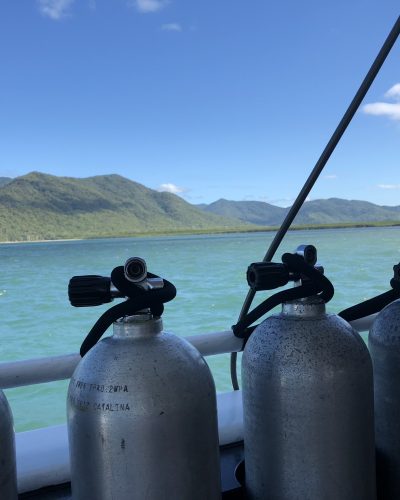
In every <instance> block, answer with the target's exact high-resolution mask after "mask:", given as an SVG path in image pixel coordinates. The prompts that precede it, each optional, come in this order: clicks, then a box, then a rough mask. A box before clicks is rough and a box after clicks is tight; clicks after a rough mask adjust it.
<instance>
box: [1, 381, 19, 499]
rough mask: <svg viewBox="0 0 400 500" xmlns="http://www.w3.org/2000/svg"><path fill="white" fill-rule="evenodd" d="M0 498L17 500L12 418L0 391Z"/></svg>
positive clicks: (5, 399) (4, 397)
mask: <svg viewBox="0 0 400 500" xmlns="http://www.w3.org/2000/svg"><path fill="white" fill-rule="evenodd" d="M0 498H1V500H16V499H17V473H16V465H15V439H14V428H13V418H12V413H11V409H10V406H9V404H8V401H7V398H6V396H5V395H4V392H3V391H1V390H0Z"/></svg>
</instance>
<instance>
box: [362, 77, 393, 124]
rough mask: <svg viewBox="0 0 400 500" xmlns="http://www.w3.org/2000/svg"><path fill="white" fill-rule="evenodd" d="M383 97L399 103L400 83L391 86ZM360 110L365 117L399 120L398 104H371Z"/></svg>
mask: <svg viewBox="0 0 400 500" xmlns="http://www.w3.org/2000/svg"><path fill="white" fill-rule="evenodd" d="M385 97H386V98H387V99H392V100H394V101H400V83H396V84H395V85H393V87H391V88H390V89H389V90H388V91H387V92H386V93H385ZM362 109H363V111H364V113H366V114H367V115H374V116H387V117H388V118H390V119H392V120H400V102H373V103H371V104H366V105H365V106H364V107H363V108H362Z"/></svg>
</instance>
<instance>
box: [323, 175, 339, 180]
mask: <svg viewBox="0 0 400 500" xmlns="http://www.w3.org/2000/svg"><path fill="white" fill-rule="evenodd" d="M324 179H337V175H336V174H327V175H324Z"/></svg>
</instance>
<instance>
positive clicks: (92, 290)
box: [68, 257, 164, 307]
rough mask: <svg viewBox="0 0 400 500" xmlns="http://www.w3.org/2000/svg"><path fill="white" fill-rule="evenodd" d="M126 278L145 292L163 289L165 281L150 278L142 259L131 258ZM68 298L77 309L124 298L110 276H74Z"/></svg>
mask: <svg viewBox="0 0 400 500" xmlns="http://www.w3.org/2000/svg"><path fill="white" fill-rule="evenodd" d="M124 276H125V278H126V279H127V280H128V281H129V282H130V283H134V284H135V285H136V286H138V287H140V288H142V289H144V290H158V289H160V288H163V286H164V280H163V279H162V278H160V277H159V276H154V275H151V276H149V274H148V272H147V264H146V261H145V260H144V259H142V258H141V257H130V258H129V259H128V260H127V261H126V262H125V265H124ZM68 297H69V300H70V302H71V305H73V306H75V307H92V306H99V305H101V304H107V303H108V302H112V301H113V299H115V298H124V297H126V295H125V294H124V293H123V292H122V291H120V290H119V289H118V288H117V287H116V286H115V285H114V283H113V282H112V280H111V278H110V277H108V276H97V275H93V274H90V275H86V276H74V277H73V278H71V280H70V282H69V285H68Z"/></svg>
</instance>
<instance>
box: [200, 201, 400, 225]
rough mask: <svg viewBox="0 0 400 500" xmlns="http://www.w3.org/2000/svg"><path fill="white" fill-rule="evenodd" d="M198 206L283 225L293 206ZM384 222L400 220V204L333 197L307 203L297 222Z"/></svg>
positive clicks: (223, 203)
mask: <svg viewBox="0 0 400 500" xmlns="http://www.w3.org/2000/svg"><path fill="white" fill-rule="evenodd" d="M198 207H199V208H201V209H202V210H204V211H206V212H209V213H212V214H218V215H223V216H224V217H235V218H237V219H240V220H241V221H243V222H248V223H252V224H257V225H262V226H279V225H280V224H281V222H282V221H283V219H284V217H285V216H286V214H287V213H288V211H289V208H281V207H276V206H274V205H270V204H269V203H264V202H261V201H230V200H223V199H221V200H218V201H216V202H214V203H211V204H210V205H198ZM383 221H390V222H398V221H400V206H397V207H387V206H379V205H375V204H373V203H370V202H367V201H358V200H342V199H339V198H329V199H328V200H313V201H308V202H305V203H304V205H303V206H302V208H301V209H300V212H299V213H298V215H297V217H296V218H295V220H294V224H295V225H315V224H317V225H320V224H337V223H368V222H383Z"/></svg>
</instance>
